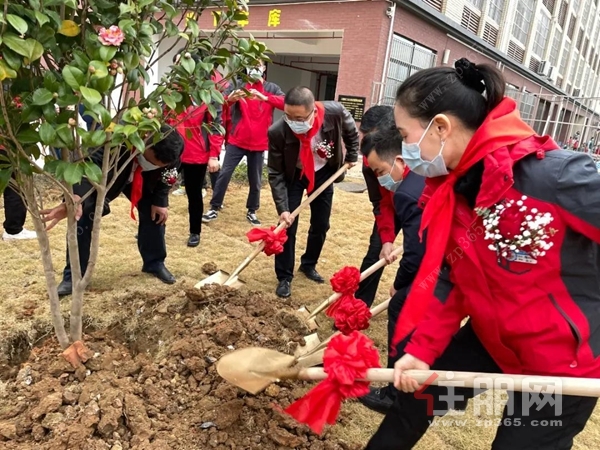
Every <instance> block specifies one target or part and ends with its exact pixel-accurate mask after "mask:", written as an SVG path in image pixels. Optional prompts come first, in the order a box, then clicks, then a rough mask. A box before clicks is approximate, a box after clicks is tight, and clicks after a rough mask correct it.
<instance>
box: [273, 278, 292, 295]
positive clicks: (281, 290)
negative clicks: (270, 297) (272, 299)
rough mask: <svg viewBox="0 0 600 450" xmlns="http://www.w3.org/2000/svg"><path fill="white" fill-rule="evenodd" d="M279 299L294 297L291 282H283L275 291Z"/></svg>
mask: <svg viewBox="0 0 600 450" xmlns="http://www.w3.org/2000/svg"><path fill="white" fill-rule="evenodd" d="M275 294H276V295H277V297H281V298H288V297H289V296H290V295H292V284H291V282H290V281H289V280H281V281H280V282H279V284H278V285H277V289H276V290H275Z"/></svg>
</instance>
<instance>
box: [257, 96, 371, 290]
mask: <svg viewBox="0 0 600 450" xmlns="http://www.w3.org/2000/svg"><path fill="white" fill-rule="evenodd" d="M284 113H285V115H284V116H283V117H282V118H281V119H280V120H279V121H277V122H276V123H274V124H273V125H272V126H271V128H269V161H268V166H269V183H270V185H271V192H272V194H273V200H274V201H275V206H276V207H277V213H278V214H279V215H280V220H281V221H282V222H285V223H286V224H287V226H288V229H287V236H288V240H287V242H286V243H285V245H284V249H283V253H280V254H279V255H277V256H275V273H276V275H277V280H278V282H279V284H278V286H277V290H276V294H277V295H278V296H279V297H283V298H285V297H289V296H290V295H291V282H292V279H293V277H294V264H295V247H296V231H297V229H298V221H297V220H294V219H293V218H291V217H290V212H291V211H294V210H295V209H296V208H297V207H298V206H299V205H300V203H301V202H302V197H303V195H304V191H305V190H306V191H307V193H309V194H310V193H311V192H313V191H314V190H315V189H318V188H319V187H320V186H321V185H322V184H323V183H324V182H325V181H327V180H328V179H329V178H330V177H331V176H332V175H333V174H334V173H335V172H336V171H337V170H338V169H339V168H340V167H342V165H343V164H344V163H350V165H354V164H356V160H357V159H358V143H359V142H358V130H357V129H356V123H355V122H354V119H353V118H352V116H351V115H350V113H349V112H348V111H347V110H346V109H345V108H344V107H343V106H342V105H341V104H340V103H338V102H315V98H314V96H313V93H312V92H311V91H310V89H308V88H307V87H303V86H300V87H295V88H292V89H291V90H290V91H289V92H288V93H287V94H286V96H285V106H284ZM342 143H343V145H345V147H346V155H345V156H344V152H343V147H342ZM332 200H333V186H332V185H331V186H329V187H327V188H326V189H325V190H324V191H323V192H322V193H321V194H320V195H319V196H318V197H317V198H315V199H314V200H313V202H312V203H311V204H310V229H309V231H308V239H307V243H306V252H305V253H304V255H303V256H302V258H301V259H300V271H301V272H303V273H304V274H305V275H306V277H307V278H309V279H310V280H312V281H314V282H316V283H323V282H324V280H323V277H321V275H319V273H318V272H317V270H316V265H317V262H318V260H319V256H320V255H321V250H322V249H323V244H324V243H325V238H326V236H327V231H328V230H329V217H330V215H331V203H332Z"/></svg>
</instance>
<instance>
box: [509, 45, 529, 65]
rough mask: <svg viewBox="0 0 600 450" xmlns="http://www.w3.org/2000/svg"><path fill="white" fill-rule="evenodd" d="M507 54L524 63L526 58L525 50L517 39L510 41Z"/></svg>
mask: <svg viewBox="0 0 600 450" xmlns="http://www.w3.org/2000/svg"><path fill="white" fill-rule="evenodd" d="M506 54H507V56H508V57H509V58H510V59H512V60H513V61H516V62H518V63H520V64H523V59H524V58H525V50H523V49H522V48H521V47H519V45H518V44H517V43H516V42H515V41H510V42H509V43H508V51H507V52H506Z"/></svg>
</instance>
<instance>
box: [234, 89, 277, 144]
mask: <svg viewBox="0 0 600 450" xmlns="http://www.w3.org/2000/svg"><path fill="white" fill-rule="evenodd" d="M242 88H244V89H247V90H250V89H256V90H257V91H258V92H261V93H263V94H264V95H266V96H267V98H268V100H267V101H262V100H250V99H243V100H238V101H237V102H233V103H230V102H227V101H226V102H225V105H223V110H224V121H223V123H224V125H225V131H226V141H227V143H228V144H232V145H235V146H236V147H240V148H242V149H245V150H252V151H260V152H264V151H266V150H267V148H268V147H269V139H268V137H267V133H268V131H269V127H270V126H271V124H272V123H273V110H274V108H277V109H280V110H283V100H284V98H285V93H284V92H283V91H282V90H281V88H280V87H279V86H277V85H276V84H275V83H270V82H268V81H264V82H260V81H258V82H256V83H245V84H243V83H241V82H237V83H234V84H231V85H229V87H227V89H226V90H225V92H224V95H225V99H226V100H227V98H228V96H229V94H231V93H232V92H233V91H235V90H237V89H242Z"/></svg>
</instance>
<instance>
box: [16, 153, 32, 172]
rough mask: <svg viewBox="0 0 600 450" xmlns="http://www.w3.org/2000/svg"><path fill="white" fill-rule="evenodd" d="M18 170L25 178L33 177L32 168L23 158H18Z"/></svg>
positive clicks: (28, 161)
mask: <svg viewBox="0 0 600 450" xmlns="http://www.w3.org/2000/svg"><path fill="white" fill-rule="evenodd" d="M19 170H20V171H21V173H22V174H25V175H27V176H30V175H33V167H32V166H31V161H30V160H29V159H27V158H25V157H21V158H19Z"/></svg>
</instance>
